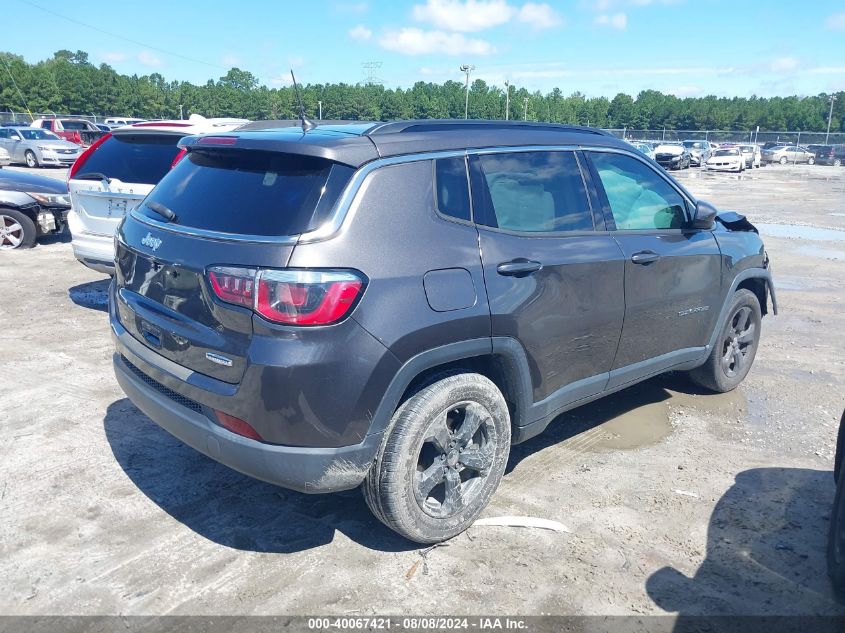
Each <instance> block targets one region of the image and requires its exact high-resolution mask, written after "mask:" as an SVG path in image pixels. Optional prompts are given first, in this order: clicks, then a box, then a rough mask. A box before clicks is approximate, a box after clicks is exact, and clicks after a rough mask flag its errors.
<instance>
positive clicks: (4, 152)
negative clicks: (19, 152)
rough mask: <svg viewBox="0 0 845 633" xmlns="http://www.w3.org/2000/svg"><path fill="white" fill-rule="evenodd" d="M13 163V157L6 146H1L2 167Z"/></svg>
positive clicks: (0, 158) (0, 163)
mask: <svg viewBox="0 0 845 633" xmlns="http://www.w3.org/2000/svg"><path fill="white" fill-rule="evenodd" d="M11 164H12V157H11V156H10V155H9V152H8V151H7V150H6V148H5V147H0V167H5V166H6V165H11Z"/></svg>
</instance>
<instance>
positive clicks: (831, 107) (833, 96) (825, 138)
mask: <svg viewBox="0 0 845 633" xmlns="http://www.w3.org/2000/svg"><path fill="white" fill-rule="evenodd" d="M834 101H836V95H830V112H828V114H827V134H825V135H824V144H825V145H827V140H828V138H830V120H831V119H832V118H833V102H834Z"/></svg>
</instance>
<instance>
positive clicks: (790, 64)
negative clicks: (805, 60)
mask: <svg viewBox="0 0 845 633" xmlns="http://www.w3.org/2000/svg"><path fill="white" fill-rule="evenodd" d="M799 63H800V62H799V61H798V60H797V59H795V58H794V57H778V58H777V59H775V60H772V63H771V64H769V70H771V71H772V72H775V73H782V72H790V71H792V70H795V69H796V68H798V65H799Z"/></svg>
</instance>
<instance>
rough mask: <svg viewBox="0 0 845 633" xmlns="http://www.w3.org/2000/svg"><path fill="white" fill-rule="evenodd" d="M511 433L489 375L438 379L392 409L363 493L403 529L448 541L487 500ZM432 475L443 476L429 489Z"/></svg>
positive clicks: (416, 536) (423, 538)
mask: <svg viewBox="0 0 845 633" xmlns="http://www.w3.org/2000/svg"><path fill="white" fill-rule="evenodd" d="M510 439H511V434H510V414H509V413H508V407H507V404H506V403H505V399H504V397H503V396H502V393H501V391H499V389H498V388H497V387H496V385H495V384H493V382H492V381H490V380H489V379H488V378H486V377H484V376H482V375H480V374H475V373H460V374H457V375H453V376H448V377H445V378H442V379H440V380H437V381H436V382H434V383H432V384H429V385H428V386H426V387H424V388H422V389H420V390H419V391H418V392H417V393H415V394H414V395H413V396H411V397H410V398H408V399H407V400H406V401H405V402H404V403H403V404H402V405H401V406H400V407H399V408H398V409H397V410H396V413H394V414H393V419H392V420H391V428H390V431H389V434H388V436H387V437H386V439H385V441H384V442H382V446H381V448H380V450H379V453H378V455H377V456H376V461H375V463H374V464H373V467H372V468H371V469H370V472H369V474H368V475H367V478H366V479H365V481H364V484H363V486H362V490H363V493H364V499H365V500H366V502H367V505H368V506H369V508H370V510H371V511H372V512H373V514H374V515H375V516H376V518H378V519H379V520H380V521H381V522H382V523H384V524H385V525H387V526H388V527H389V528H391V529H393V530H395V531H396V532H398V533H399V534H401V535H402V536H404V537H406V538H408V539H410V540H412V541H416V542H418V543H438V542H440V541H445V540H447V539H449V538H452V537H453V536H456V535H458V534H460V533H461V532H463V531H464V530H466V529H467V528H468V527H469V526H470V525H472V523H473V521H475V519H477V518H478V516H479V515H480V514H481V512H482V511H483V510H484V508H485V507H486V506H487V503H488V502H489V501H490V497H492V496H493V493H494V492H495V491H496V488H497V487H498V485H499V482H500V481H501V479H502V475H503V474H504V472H505V466H506V465H507V461H508V454H509V453H510ZM462 448H463V450H461V449H462ZM433 481H437V482H439V483H436V484H434V485H433V487H432V488H428V485H427V484H430V482H433ZM426 490H427V491H428V492H425V491H426ZM438 497H440V498H439V499H438Z"/></svg>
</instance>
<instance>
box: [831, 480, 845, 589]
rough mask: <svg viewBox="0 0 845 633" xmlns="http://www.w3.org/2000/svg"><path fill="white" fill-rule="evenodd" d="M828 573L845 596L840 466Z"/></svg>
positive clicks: (844, 490) (844, 498)
mask: <svg viewBox="0 0 845 633" xmlns="http://www.w3.org/2000/svg"><path fill="white" fill-rule="evenodd" d="M827 575H828V576H829V577H830V581H831V583H833V588H834V589H835V590H836V592H837V593H838V594H839V595H840V596H845V470H843V469H841V468H840V471H839V481H838V482H836V496H835V497H834V499H833V509H832V510H831V513H830V528H829V532H828V536H827Z"/></svg>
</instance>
